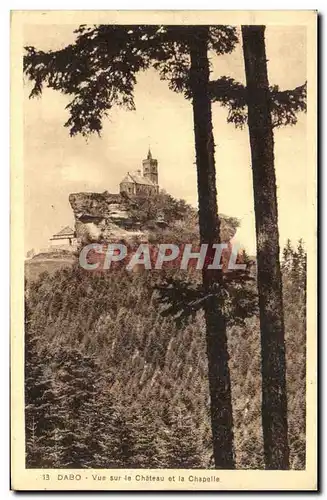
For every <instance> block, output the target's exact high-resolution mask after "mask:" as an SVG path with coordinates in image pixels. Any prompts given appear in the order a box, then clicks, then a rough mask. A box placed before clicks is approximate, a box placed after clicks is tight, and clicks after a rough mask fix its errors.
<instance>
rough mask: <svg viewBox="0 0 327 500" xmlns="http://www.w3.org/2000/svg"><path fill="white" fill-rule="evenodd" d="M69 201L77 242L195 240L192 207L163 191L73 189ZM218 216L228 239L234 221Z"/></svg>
mask: <svg viewBox="0 0 327 500" xmlns="http://www.w3.org/2000/svg"><path fill="white" fill-rule="evenodd" d="M69 202H70V205H71V207H72V209H73V212H74V216H75V230H76V236H77V238H78V240H79V242H80V243H81V244H87V243H90V242H104V241H106V242H111V241H112V242H117V241H123V240H124V241H131V240H134V241H137V240H138V241H143V242H146V241H152V242H153V241H155V242H167V241H168V240H169V242H170V243H172V242H174V241H176V242H182V241H184V242H186V241H187V242H189V243H193V242H198V240H199V228H198V215H197V211H196V209H195V208H193V207H191V206H190V205H188V204H187V203H185V201H184V200H176V199H174V198H173V197H172V196H170V195H169V194H168V193H165V192H164V191H161V192H160V193H158V194H157V195H155V196H151V197H145V198H141V197H135V196H134V197H130V196H128V195H126V194H111V193H108V191H105V192H104V193H87V192H82V193H73V194H71V195H70V196H69ZM220 218H221V238H222V241H230V240H231V238H232V237H233V236H234V235H235V232H236V228H237V227H238V221H237V220H236V219H234V218H232V217H226V216H220Z"/></svg>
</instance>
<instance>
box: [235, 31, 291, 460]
mask: <svg viewBox="0 0 327 500" xmlns="http://www.w3.org/2000/svg"><path fill="white" fill-rule="evenodd" d="M264 33H265V26H242V37H243V53H244V62H245V73H246V83H247V105H248V126H249V133H250V145H251V157H252V172H253V192H254V210H255V221H256V238H257V266H258V291H259V308H260V330H261V362H262V426H263V436H264V453H265V464H266V468H267V469H288V468H289V447H288V436H287V432H288V431H287V394H286V361H285V339H284V315H283V298H282V279H281V272H280V263H279V233H278V213H277V193H276V176H275V167H274V137H273V127H272V118H271V99H270V92H269V82H268V73H267V58H266V49H265V38H264Z"/></svg>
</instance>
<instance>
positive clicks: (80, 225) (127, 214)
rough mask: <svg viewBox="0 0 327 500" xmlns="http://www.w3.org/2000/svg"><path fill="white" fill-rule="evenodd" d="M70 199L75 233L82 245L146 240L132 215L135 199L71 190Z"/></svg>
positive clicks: (119, 195)
mask: <svg viewBox="0 0 327 500" xmlns="http://www.w3.org/2000/svg"><path fill="white" fill-rule="evenodd" d="M69 202H70V205H71V207H72V209H73V212H74V216H75V230H76V236H77V238H78V240H79V241H80V243H82V244H85V243H90V242H95V241H97V242H98V241H107V242H108V241H119V240H130V239H135V238H136V239H142V240H145V239H146V233H145V232H144V231H142V229H141V227H140V223H139V222H138V221H137V220H135V218H134V217H133V215H132V209H133V207H135V201H134V200H133V199H131V198H129V197H128V196H127V195H125V194H111V193H108V191H105V192H104V193H86V192H85V193H73V194H71V195H70V196H69Z"/></svg>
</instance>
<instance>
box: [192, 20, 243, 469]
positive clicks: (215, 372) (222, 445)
mask: <svg viewBox="0 0 327 500" xmlns="http://www.w3.org/2000/svg"><path fill="white" fill-rule="evenodd" d="M190 54H191V75H190V84H191V91H192V97H193V119H194V135H195V150H196V164H197V176H198V196H199V226H200V241H201V243H208V244H209V248H210V245H212V244H213V243H219V242H220V235H219V219H218V209H217V193H216V172H215V161H214V142H213V134H212V119H211V101H210V98H209V94H208V82H209V60H208V28H207V27H205V26H202V27H198V28H194V32H193V37H192V42H191V47H190ZM202 277H203V285H204V287H205V289H206V291H207V292H208V293H210V291H211V289H212V287H213V285H214V283H216V282H217V275H215V274H214V273H213V271H210V270H208V269H206V268H205V269H204V270H203V275H202ZM218 280H219V278H218ZM205 321H206V339H207V356H208V371H209V390H210V399H211V426H212V435H213V452H214V460H215V468H216V469H233V468H234V467H235V462H234V451H233V415H232V402H231V384H230V375H229V367H228V350H227V336H226V323H225V320H224V317H223V315H222V314H221V311H220V307H219V304H218V301H217V299H215V298H213V299H210V300H208V301H207V303H206V306H205Z"/></svg>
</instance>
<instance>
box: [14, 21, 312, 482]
mask: <svg viewBox="0 0 327 500" xmlns="http://www.w3.org/2000/svg"><path fill="white" fill-rule="evenodd" d="M11 21H12V25H11V32H12V34H11V38H12V41H11V45H12V52H11V61H12V72H11V73H12V77H11V82H12V83H11V85H12V92H11V118H12V139H11V148H12V157H11V169H12V180H11V190H12V195H11V200H12V201H11V204H12V212H11V214H12V215H11V227H12V229H11V230H12V244H11V252H12V264H11V266H12V267H11V276H12V277H11V281H12V296H11V301H12V309H11V316H12V320H11V321H12V324H11V356H12V358H11V359H12V361H11V372H12V396H11V408H12V410H11V411H12V417H11V418H12V422H11V432H12V438H11V439H12V466H11V468H12V471H11V477H12V489H14V490H45V489H46V490H74V489H76V490H78V489H79V490H96V489H98V490H144V491H145V490H169V489H170V490H200V491H201V490H217V491H218V490H233V489H235V490H242V489H244V490H246V489H247V490H255V489H262V490H265V489H268V490H315V489H317V457H316V455H317V448H316V447H317V444H316V441H317V435H316V432H317V423H316V420H317V402H316V397H317V381H316V372H317V353H316V343H317V325H316V294H317V284H316V245H317V242H316V231H317V221H316V210H317V202H316V198H317V186H316V176H317V158H316V140H317V137H316V135H317V133H316V121H317V110H316V106H317V103H316V93H317V89H316V86H317V67H316V58H317V55H316V38H317V34H316V24H317V13H316V12H315V11H298V12H297V11H293V12H292V11H274V12H269V11H266V12H264V11H258V12H257V11H248V12H247V11H234V12H229V11H211V12H210V11H207V12H191V11H190V12H187V11H184V12H183V11H175V12H174V11H153V12H149V11H146V12H141V11H135V12H115V11H101V12H96V11H78V12H74V11H65V12H64V11H44V12H41V11H39V12H32V11H14V12H12V19H11Z"/></svg>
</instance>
